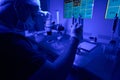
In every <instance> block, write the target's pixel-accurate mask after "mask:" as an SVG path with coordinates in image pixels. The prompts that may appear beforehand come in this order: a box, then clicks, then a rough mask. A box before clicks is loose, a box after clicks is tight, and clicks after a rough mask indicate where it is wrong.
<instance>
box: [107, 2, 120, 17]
mask: <svg viewBox="0 0 120 80" xmlns="http://www.w3.org/2000/svg"><path fill="white" fill-rule="evenodd" d="M116 14H118V17H119V18H120V0H108V3H107V9H106V14H105V19H114V18H115V15H116Z"/></svg>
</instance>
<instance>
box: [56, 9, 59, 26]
mask: <svg viewBox="0 0 120 80" xmlns="http://www.w3.org/2000/svg"><path fill="white" fill-rule="evenodd" d="M56 15H57V24H60V21H59V17H60V15H59V11H56Z"/></svg>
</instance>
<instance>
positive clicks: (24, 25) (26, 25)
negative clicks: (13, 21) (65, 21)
mask: <svg viewBox="0 0 120 80" xmlns="http://www.w3.org/2000/svg"><path fill="white" fill-rule="evenodd" d="M34 25H35V23H34V21H33V19H32V17H31V16H29V17H28V19H27V20H26V21H25V22H22V21H20V20H19V21H18V24H17V28H18V29H19V30H22V31H25V30H28V31H29V32H32V31H33V30H34Z"/></svg>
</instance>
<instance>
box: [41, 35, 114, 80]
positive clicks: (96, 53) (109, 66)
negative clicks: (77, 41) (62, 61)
mask: <svg viewBox="0 0 120 80" xmlns="http://www.w3.org/2000/svg"><path fill="white" fill-rule="evenodd" d="M49 40H50V42H49ZM51 40H53V41H51ZM68 43H69V36H63V38H61V39H60V40H57V39H56V36H53V37H45V38H43V40H42V41H41V43H40V44H42V46H43V47H47V49H48V51H50V52H53V53H55V55H57V56H59V55H62V54H63V53H64V51H65V49H66V46H67V44H68ZM58 45H59V46H58ZM105 46H106V45H104V44H99V43H98V44H97V47H96V48H94V49H93V50H92V51H90V52H89V53H87V54H86V53H85V54H83V55H80V54H76V57H75V60H74V63H73V65H74V66H77V67H79V68H81V67H82V68H84V69H86V70H88V71H89V72H91V73H93V74H95V75H96V76H98V77H100V78H101V79H102V80H111V77H112V73H113V72H114V69H115V65H116V63H115V62H114V61H112V60H109V59H107V58H106V56H105V54H104V47H105ZM48 51H47V52H48ZM54 57H56V56H54ZM55 59H56V58H54V60H55Z"/></svg>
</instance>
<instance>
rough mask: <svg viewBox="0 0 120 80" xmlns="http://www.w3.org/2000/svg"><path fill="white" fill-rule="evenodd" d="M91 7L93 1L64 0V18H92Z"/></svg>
mask: <svg viewBox="0 0 120 80" xmlns="http://www.w3.org/2000/svg"><path fill="white" fill-rule="evenodd" d="M66 2H67V3H66ZM93 6H94V0H71V1H70V0H64V18H72V17H73V16H74V17H75V18H78V17H79V16H81V18H83V19H84V18H92V14H93Z"/></svg>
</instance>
